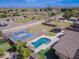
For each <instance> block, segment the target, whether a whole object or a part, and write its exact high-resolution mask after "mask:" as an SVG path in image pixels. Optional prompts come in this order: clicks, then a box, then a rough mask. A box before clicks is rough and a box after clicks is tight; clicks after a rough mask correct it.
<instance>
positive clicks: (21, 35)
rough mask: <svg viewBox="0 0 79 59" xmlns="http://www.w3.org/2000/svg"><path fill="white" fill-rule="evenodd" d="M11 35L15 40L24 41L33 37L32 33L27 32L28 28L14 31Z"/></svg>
mask: <svg viewBox="0 0 79 59" xmlns="http://www.w3.org/2000/svg"><path fill="white" fill-rule="evenodd" d="M10 37H11V38H12V39H13V40H15V41H22V40H25V39H29V38H32V37H33V34H32V33H29V32H27V31H26V30H20V31H17V32H13V33H12V34H11V35H10Z"/></svg>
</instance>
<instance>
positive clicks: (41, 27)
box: [29, 24, 56, 36]
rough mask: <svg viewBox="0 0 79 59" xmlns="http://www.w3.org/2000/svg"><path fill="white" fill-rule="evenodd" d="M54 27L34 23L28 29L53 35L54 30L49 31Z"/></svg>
mask: <svg viewBox="0 0 79 59" xmlns="http://www.w3.org/2000/svg"><path fill="white" fill-rule="evenodd" d="M53 28H54V27H51V26H46V25H42V24H39V25H35V26H32V27H29V31H30V32H32V33H35V34H40V35H41V34H45V35H49V36H54V35H56V33H54V32H50V30H51V29H53Z"/></svg>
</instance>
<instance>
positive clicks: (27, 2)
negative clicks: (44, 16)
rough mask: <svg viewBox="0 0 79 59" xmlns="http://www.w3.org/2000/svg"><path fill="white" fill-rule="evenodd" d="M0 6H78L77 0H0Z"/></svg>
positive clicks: (78, 0) (78, 1)
mask: <svg viewBox="0 0 79 59" xmlns="http://www.w3.org/2000/svg"><path fill="white" fill-rule="evenodd" d="M0 7H5V8H7V7H12V8H34V7H37V8H42V7H79V0H0Z"/></svg>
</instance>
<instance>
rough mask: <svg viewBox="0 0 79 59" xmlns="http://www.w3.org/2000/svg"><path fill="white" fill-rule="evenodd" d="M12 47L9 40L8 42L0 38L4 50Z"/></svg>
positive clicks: (0, 46)
mask: <svg viewBox="0 0 79 59" xmlns="http://www.w3.org/2000/svg"><path fill="white" fill-rule="evenodd" d="M10 48H11V46H10V45H9V43H8V42H6V41H5V40H2V39H0V49H3V50H4V51H7V50H8V49H10Z"/></svg>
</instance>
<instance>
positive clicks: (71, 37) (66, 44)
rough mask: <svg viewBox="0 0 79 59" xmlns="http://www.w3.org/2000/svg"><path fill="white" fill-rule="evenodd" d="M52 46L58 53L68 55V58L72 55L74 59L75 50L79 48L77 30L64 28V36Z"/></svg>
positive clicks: (71, 57) (78, 33)
mask: <svg viewBox="0 0 79 59" xmlns="http://www.w3.org/2000/svg"><path fill="white" fill-rule="evenodd" d="M53 48H54V49H55V50H56V51H57V52H59V53H60V54H62V55H64V56H67V57H70V59H73V58H74V57H75V59H76V56H77V55H76V52H77V51H78V50H79V32H74V31H69V30H66V31H65V36H63V37H62V38H61V40H60V41H59V42H58V43H57V44H56V45H55V46H54V47H53ZM78 55H79V53H78ZM77 58H79V56H77Z"/></svg>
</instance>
